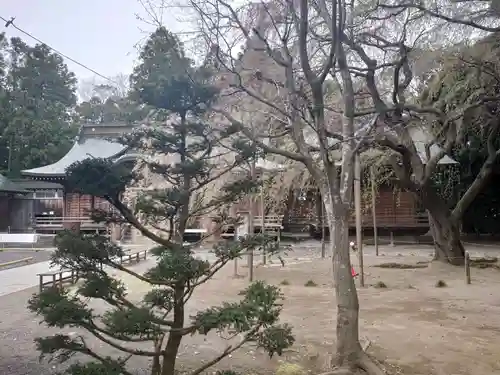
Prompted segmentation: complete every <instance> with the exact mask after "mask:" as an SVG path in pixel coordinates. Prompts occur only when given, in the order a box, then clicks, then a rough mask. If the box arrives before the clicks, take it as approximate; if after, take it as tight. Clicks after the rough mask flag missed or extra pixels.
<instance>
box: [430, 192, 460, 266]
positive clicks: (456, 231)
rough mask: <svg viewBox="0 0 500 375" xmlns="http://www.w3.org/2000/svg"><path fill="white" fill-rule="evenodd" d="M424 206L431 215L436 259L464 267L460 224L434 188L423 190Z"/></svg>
mask: <svg viewBox="0 0 500 375" xmlns="http://www.w3.org/2000/svg"><path fill="white" fill-rule="evenodd" d="M422 192H423V194H422V196H421V197H420V199H421V200H422V203H423V206H424V207H425V208H426V209H427V211H428V213H429V225H430V231H431V234H432V238H433V240H434V251H435V253H434V259H435V260H439V261H442V262H446V263H449V264H453V265H463V264H464V261H465V249H464V247H463V245H462V242H461V240H460V227H459V222H458V220H457V219H456V218H455V216H454V215H453V212H452V211H451V210H450V209H449V208H448V206H446V204H445V202H443V200H442V199H441V198H440V197H439V196H438V195H437V193H436V191H435V190H434V189H433V187H432V186H427V187H424V188H423V189H422Z"/></svg>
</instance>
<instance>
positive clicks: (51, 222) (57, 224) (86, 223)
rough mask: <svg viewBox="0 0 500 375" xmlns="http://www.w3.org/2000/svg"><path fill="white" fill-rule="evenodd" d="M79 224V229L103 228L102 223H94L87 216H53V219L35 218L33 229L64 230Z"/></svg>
mask: <svg viewBox="0 0 500 375" xmlns="http://www.w3.org/2000/svg"><path fill="white" fill-rule="evenodd" d="M72 223H79V224H80V226H81V227H95V228H98V227H104V226H105V224H104V223H96V222H94V221H93V220H92V219H91V218H90V217H88V216H80V217H69V216H65V217H63V216H54V217H37V218H35V222H34V226H35V228H49V227H50V228H64V226H65V225H66V224H67V225H69V224H72Z"/></svg>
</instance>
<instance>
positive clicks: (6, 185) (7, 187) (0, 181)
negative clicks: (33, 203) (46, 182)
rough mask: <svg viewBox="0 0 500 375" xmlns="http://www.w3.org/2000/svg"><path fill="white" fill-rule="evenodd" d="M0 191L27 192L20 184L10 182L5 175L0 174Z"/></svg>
mask: <svg viewBox="0 0 500 375" xmlns="http://www.w3.org/2000/svg"><path fill="white" fill-rule="evenodd" d="M0 192H3V193H21V194H22V193H28V191H26V190H24V189H23V188H22V187H21V186H19V185H18V184H16V183H15V182H12V181H11V180H9V179H8V178H7V177H5V176H2V175H0Z"/></svg>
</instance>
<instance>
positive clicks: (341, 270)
mask: <svg viewBox="0 0 500 375" xmlns="http://www.w3.org/2000/svg"><path fill="white" fill-rule="evenodd" d="M340 210H341V211H342V213H341V214H340V215H339V214H336V215H334V214H333V212H332V209H331V208H330V209H328V207H327V209H326V211H327V220H328V224H329V228H330V233H331V238H332V240H331V241H330V246H331V252H332V254H333V257H332V264H333V277H334V282H335V297H336V301H337V342H336V348H335V352H336V356H335V358H334V359H333V361H332V367H335V368H336V369H335V370H334V371H333V374H336V373H338V374H357V373H358V372H357V370H358V369H362V370H364V371H365V372H366V373H367V374H372V375H382V374H384V372H383V370H382V369H380V367H379V366H378V365H377V364H376V363H375V362H374V361H373V360H372V359H371V358H370V357H369V356H368V355H367V354H366V353H365V352H364V351H363V348H362V347H361V344H360V342H359V300H358V293H357V291H356V285H355V283H354V278H353V277H352V275H351V260H350V254H349V224H348V223H349V210H348V209H347V208H344V209H340Z"/></svg>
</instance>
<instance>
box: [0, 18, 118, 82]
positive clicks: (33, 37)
mask: <svg viewBox="0 0 500 375" xmlns="http://www.w3.org/2000/svg"><path fill="white" fill-rule="evenodd" d="M0 20H2V21H4V22H5V28H8V27H9V26H12V27H13V28H14V29H16V30H17V31H19V32H21V33H23V34H24V35H26V36H28V37H30V38H31V39H33V40H36V41H37V42H38V43H40V44H44V45H46V46H47V47H48V48H49V49H50V50H51V51H53V52H55V53H57V54H58V55H61V56H62V57H64V58H65V59H66V60H69V61H71V62H73V63H75V64H77V65H78V66H81V67H82V68H84V69H86V70H88V71H89V72H92V73H94V74H95V75H96V76H99V77H101V78H104V79H105V80H106V81H109V82H111V83H114V84H116V82H114V81H113V80H112V79H111V78H109V77H106V76H105V75H103V74H101V73H99V72H97V71H95V70H94V69H92V68H89V67H88V66H87V65H85V64H82V63H81V62H79V61H77V60H75V59H73V58H71V57H69V56H68V55H65V54H64V53H62V52H60V51H58V50H56V49H55V48H53V47H51V46H50V45H48V44H47V43H45V42H43V41H42V40H40V39H38V38H37V37H35V36H34V35H32V34H30V33H29V32H27V31H24V30H23V29H21V28H20V27H19V26H17V25H16V24H15V23H14V20H15V17H12V18H11V19H10V20H8V19H6V18H4V17H2V16H0Z"/></svg>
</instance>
